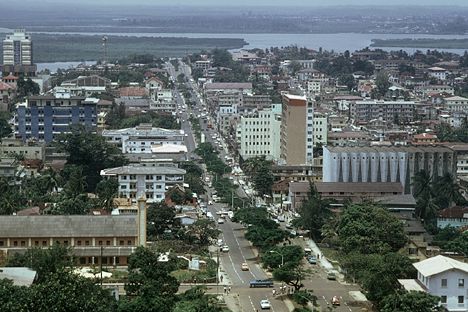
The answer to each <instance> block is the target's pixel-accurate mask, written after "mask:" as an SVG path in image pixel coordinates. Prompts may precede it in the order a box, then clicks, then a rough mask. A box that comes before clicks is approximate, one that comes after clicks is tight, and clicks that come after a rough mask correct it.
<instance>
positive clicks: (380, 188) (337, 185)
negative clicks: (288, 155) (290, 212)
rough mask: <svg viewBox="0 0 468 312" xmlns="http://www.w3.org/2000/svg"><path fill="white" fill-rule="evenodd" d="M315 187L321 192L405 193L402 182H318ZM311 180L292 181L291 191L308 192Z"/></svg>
mask: <svg viewBox="0 0 468 312" xmlns="http://www.w3.org/2000/svg"><path fill="white" fill-rule="evenodd" d="M315 187H316V188H317V191H318V192H319V193H337V192H343V193H379V194H381V193H382V192H385V193H400V194H401V193H403V186H402V185H401V184H400V182H382V183H370V182H369V183H365V182H356V183H345V182H316V183H315ZM309 188H310V184H309V182H291V183H290V184H289V189H290V191H291V192H294V193H296V192H301V193H305V192H308V191H309Z"/></svg>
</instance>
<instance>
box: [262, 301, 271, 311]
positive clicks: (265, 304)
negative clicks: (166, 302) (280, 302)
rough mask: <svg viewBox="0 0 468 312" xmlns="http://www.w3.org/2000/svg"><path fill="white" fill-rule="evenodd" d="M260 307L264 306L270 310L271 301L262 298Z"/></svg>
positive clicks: (263, 308)
mask: <svg viewBox="0 0 468 312" xmlns="http://www.w3.org/2000/svg"><path fill="white" fill-rule="evenodd" d="M260 308H262V310H269V309H271V304H270V301H268V300H267V299H263V300H261V301H260Z"/></svg>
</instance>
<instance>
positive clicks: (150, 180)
mask: <svg viewBox="0 0 468 312" xmlns="http://www.w3.org/2000/svg"><path fill="white" fill-rule="evenodd" d="M185 173H186V171H185V170H183V169H180V168H177V167H168V166H162V165H155V164H154V163H141V164H133V165H128V166H123V167H117V168H109V169H104V170H101V176H103V177H104V178H113V179H116V180H117V181H118V182H119V197H123V198H130V199H132V201H136V200H137V199H138V198H141V197H143V198H146V199H147V200H148V202H160V201H162V200H164V198H165V194H166V190H167V189H168V188H169V187H171V186H173V185H176V184H180V185H182V184H183V183H184V175H185Z"/></svg>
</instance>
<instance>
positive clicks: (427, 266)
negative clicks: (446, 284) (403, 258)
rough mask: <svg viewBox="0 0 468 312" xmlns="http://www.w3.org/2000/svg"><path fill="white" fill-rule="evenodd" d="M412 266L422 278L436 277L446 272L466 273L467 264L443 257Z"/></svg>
mask: <svg viewBox="0 0 468 312" xmlns="http://www.w3.org/2000/svg"><path fill="white" fill-rule="evenodd" d="M413 266H414V267H415V268H416V270H418V271H419V272H420V273H421V274H422V275H424V276H426V277H427V276H432V275H436V274H439V273H442V272H445V271H448V270H460V271H463V272H465V273H468V263H463V262H461V261H457V260H454V259H452V258H449V257H445V256H440V255H439V256H435V257H432V258H429V259H426V260H423V261H420V262H417V263H413Z"/></svg>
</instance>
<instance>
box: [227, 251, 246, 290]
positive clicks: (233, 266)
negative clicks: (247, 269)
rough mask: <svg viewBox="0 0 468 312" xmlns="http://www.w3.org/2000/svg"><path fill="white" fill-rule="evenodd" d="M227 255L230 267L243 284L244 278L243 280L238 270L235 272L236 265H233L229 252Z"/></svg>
mask: <svg viewBox="0 0 468 312" xmlns="http://www.w3.org/2000/svg"><path fill="white" fill-rule="evenodd" d="M228 256H229V260H230V261H231V264H232V268H233V269H234V272H236V274H237V277H239V279H240V281H241V282H242V284H244V280H243V279H242V277H241V276H240V274H239V272H237V270H236V266H235V265H234V262H233V261H232V257H231V254H229V255H228Z"/></svg>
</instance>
